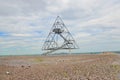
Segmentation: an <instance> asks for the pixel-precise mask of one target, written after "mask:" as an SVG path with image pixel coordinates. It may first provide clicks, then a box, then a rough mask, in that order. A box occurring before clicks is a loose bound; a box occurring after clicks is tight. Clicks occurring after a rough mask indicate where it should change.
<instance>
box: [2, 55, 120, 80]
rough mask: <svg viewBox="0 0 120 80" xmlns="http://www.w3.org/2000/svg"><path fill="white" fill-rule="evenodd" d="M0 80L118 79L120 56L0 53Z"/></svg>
mask: <svg viewBox="0 0 120 80" xmlns="http://www.w3.org/2000/svg"><path fill="white" fill-rule="evenodd" d="M0 80H120V55H118V54H114V53H103V54H102V53H101V54H84V55H83V54H81V55H66V56H6V57H5V56H2V57H0Z"/></svg>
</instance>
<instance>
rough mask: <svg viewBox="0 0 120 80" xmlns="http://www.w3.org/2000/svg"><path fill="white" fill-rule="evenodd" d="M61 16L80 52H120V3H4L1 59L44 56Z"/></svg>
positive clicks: (91, 0)
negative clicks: (54, 24) (6, 56)
mask: <svg viewBox="0 0 120 80" xmlns="http://www.w3.org/2000/svg"><path fill="white" fill-rule="evenodd" d="M58 15H59V16H60V17H61V18H62V19H63V22H64V23H65V25H66V27H67V28H68V30H69V31H70V32H71V34H72V35H73V37H74V39H75V41H76V43H77V44H78V46H79V49H77V52H99V51H119V50H120V0H0V55H20V54H41V53H43V51H42V50H41V47H42V45H43V43H44V41H45V39H46V37H47V35H48V33H49V31H50V29H51V27H52V25H53V23H54V21H55V18H56V17H57V16H58Z"/></svg>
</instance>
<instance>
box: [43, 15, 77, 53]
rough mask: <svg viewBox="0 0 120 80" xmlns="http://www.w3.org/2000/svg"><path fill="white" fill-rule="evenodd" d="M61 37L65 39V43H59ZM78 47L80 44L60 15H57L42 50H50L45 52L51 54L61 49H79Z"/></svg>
mask: <svg viewBox="0 0 120 80" xmlns="http://www.w3.org/2000/svg"><path fill="white" fill-rule="evenodd" d="M58 37H59V38H58ZM60 38H61V39H62V40H63V43H59V44H58V42H60V41H61V39H60ZM60 44H61V45H60ZM77 48H78V45H77V44H76V42H75V40H74V38H73V37H72V35H71V33H70V32H69V31H68V29H67V27H66V26H65V24H64V22H63V21H62V19H61V18H60V17H59V16H57V18H56V20H55V22H54V24H53V26H52V28H51V30H50V32H49V35H48V36H47V38H46V40H45V42H44V44H43V47H42V50H48V52H46V53H44V54H49V53H51V52H54V51H56V50H59V49H77Z"/></svg>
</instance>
